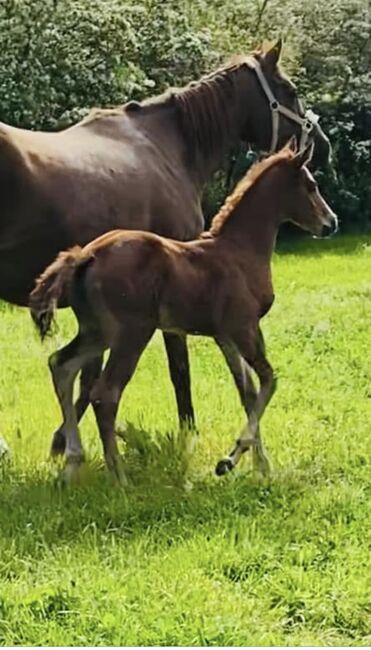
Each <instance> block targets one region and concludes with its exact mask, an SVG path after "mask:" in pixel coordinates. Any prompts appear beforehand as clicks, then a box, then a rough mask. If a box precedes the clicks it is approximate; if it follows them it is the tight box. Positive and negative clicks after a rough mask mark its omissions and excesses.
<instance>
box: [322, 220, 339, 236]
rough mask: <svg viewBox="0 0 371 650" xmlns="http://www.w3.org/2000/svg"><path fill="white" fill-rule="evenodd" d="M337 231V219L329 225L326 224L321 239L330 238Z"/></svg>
mask: <svg viewBox="0 0 371 650" xmlns="http://www.w3.org/2000/svg"><path fill="white" fill-rule="evenodd" d="M337 229H338V222H337V219H333V220H332V221H331V223H330V225H328V224H326V225H324V226H323V228H322V233H321V236H322V237H331V236H332V235H334V234H335V233H336V232H337Z"/></svg>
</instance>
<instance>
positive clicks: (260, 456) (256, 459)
mask: <svg viewBox="0 0 371 650" xmlns="http://www.w3.org/2000/svg"><path fill="white" fill-rule="evenodd" d="M252 461H253V470H254V471H255V472H258V473H259V474H261V476H263V477H264V478H268V477H269V476H270V475H271V473H272V468H271V464H270V462H269V458H268V456H267V455H266V454H265V453H264V451H263V450H259V449H253V456H252Z"/></svg>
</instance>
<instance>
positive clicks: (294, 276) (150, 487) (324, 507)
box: [0, 236, 371, 647]
mask: <svg viewBox="0 0 371 650" xmlns="http://www.w3.org/2000/svg"><path fill="white" fill-rule="evenodd" d="M370 255H371V238H370V237H366V236H363V237H352V238H350V237H349V238H345V237H344V238H341V237H337V238H335V239H333V240H330V241H314V240H311V239H310V238H307V239H306V241H305V242H300V246H298V245H295V247H294V246H292V244H291V245H290V247H289V246H288V245H287V244H286V249H285V251H284V252H283V251H282V252H281V253H279V254H277V255H275V256H274V277H275V292H276V302H275V305H274V307H273V309H272V311H271V313H270V314H269V316H268V317H267V318H266V319H264V322H263V329H264V333H265V336H266V341H267V347H268V351H269V358H270V359H271V361H272V364H273V366H274V367H275V369H276V370H277V372H278V378H279V383H278V390H277V392H276V394H275V396H274V399H273V400H272V402H271V404H270V405H269V407H268V409H267V412H266V413H265V415H264V420H263V423H262V435H263V438H264V440H265V443H266V446H267V448H268V451H269V454H270V457H271V460H272V464H273V468H274V474H273V478H272V480H271V481H270V482H266V481H262V480H260V479H259V478H257V477H254V476H252V474H251V459H250V458H249V455H248V454H246V458H245V459H244V461H243V463H241V464H240V465H239V467H238V468H236V470H235V471H234V472H233V473H232V474H230V475H228V476H226V477H224V478H223V479H217V478H216V477H215V476H214V475H213V469H214V466H215V464H216V461H217V460H218V459H219V458H221V457H222V455H224V454H225V453H226V451H227V450H228V449H229V448H230V447H231V445H232V444H233V441H234V439H235V438H236V436H237V434H238V431H239V430H240V428H241V426H242V424H243V422H244V413H243V410H242V408H241V406H240V404H239V399H238V395H237V391H236V389H235V387H234V384H233V381H232V379H231V377H230V375H229V373H228V371H227V369H226V365H225V362H224V360H223V358H222V355H221V354H220V353H219V352H218V351H217V349H216V346H215V345H214V344H213V342H212V341H208V340H205V339H202V338H201V337H197V338H193V340H192V341H191V368H192V379H193V392H194V399H195V407H196V413H197V418H198V426H199V432H200V435H199V437H198V440H197V445H196V447H195V450H194V452H193V454H192V455H191V456H190V455H189V454H188V453H184V450H182V449H181V445H180V444H179V440H180V438H179V437H177V415H176V407H175V399H174V395H173V391H172V388H171V385H170V381H169V378H168V371H167V368H166V360H165V355H164V350H163V344H162V341H161V338H160V337H159V336H156V337H155V338H154V340H153V341H152V342H151V344H150V346H149V347H148V349H147V350H146V351H145V353H144V355H143V358H142V359H141V361H140V364H139V367H138V369H137V371H136V373H135V375H134V377H133V380H132V381H131V382H130V385H129V386H128V388H127V391H126V392H125V395H124V398H123V402H122V404H121V409H120V416H119V422H120V425H121V427H122V428H124V423H125V422H126V421H129V422H131V426H130V427H127V428H126V429H125V433H124V435H125V440H126V445H125V465H126V471H127V474H128V477H129V485H128V487H127V488H126V489H125V490H122V489H119V488H118V487H117V486H115V485H113V484H112V483H111V481H110V480H109V478H108V477H107V475H106V473H105V471H104V470H103V467H102V450H101V444H100V441H99V436H98V433H97V430H96V426H95V423H94V418H93V416H92V414H91V413H88V414H87V416H86V418H85V419H84V422H83V425H82V438H83V441H84V446H85V449H86V452H87V459H88V462H87V467H86V468H85V470H84V472H83V473H82V477H81V483H80V484H79V485H76V486H74V487H73V488H72V487H71V488H70V489H65V490H63V489H60V488H59V487H58V485H56V483H55V480H54V476H55V472H56V468H55V467H53V463H52V462H50V461H48V460H47V458H48V449H49V444H50V437H51V432H52V431H53V430H54V428H55V427H56V425H57V424H58V423H59V420H60V413H59V409H58V406H57V402H56V399H55V397H54V395H53V388H52V384H51V380H50V377H49V373H48V370H47V357H48V354H49V353H50V352H51V351H52V350H54V349H55V348H56V347H57V346H61V345H63V344H64V343H65V342H66V341H67V340H68V339H69V338H70V337H71V336H72V333H73V331H74V329H75V327H76V325H75V322H74V319H73V317H72V315H71V314H69V313H66V311H65V310H64V311H62V312H60V313H59V314H58V322H59V324H60V327H59V331H58V334H57V335H56V336H55V337H54V338H53V339H50V340H48V341H47V342H46V344H45V346H42V345H41V343H40V341H39V340H38V338H37V336H36V333H35V332H34V329H33V327H32V323H31V321H30V318H29V314H28V313H27V312H26V310H22V309H19V308H10V307H6V308H5V309H4V310H3V311H2V312H1V329H0V347H1V349H2V350H4V351H5V354H4V356H3V360H2V364H1V367H0V425H1V434H2V435H3V436H5V438H6V439H7V441H8V443H9V445H10V448H11V452H12V456H11V459H10V462H8V463H7V464H6V465H5V466H4V467H3V471H2V472H0V645H1V646H7V645H31V646H32V645H45V646H54V645H61V646H65V645H79V646H85V645H98V646H103V645H112V646H116V645H124V646H129V645H160V646H162V645H175V646H177V645H190V646H198V645H210V646H216V645H218V646H228V645H230V646H242V645H243V646H250V645H256V646H264V645H270V646H287V645H288V646H300V647H301V646H335V645H336V646H351V647H354V646H359V645H364V646H367V645H370V641H371V637H370V629H371V628H370V615H371V611H370V598H369V596H370V592H369V575H370V553H369V548H370V531H371V526H370V521H369V519H370V517H369V515H370V504H369V495H370V492H369V488H370V477H371V474H370V468H369V463H370V459H369V422H370V406H371V405H370V400H369V399H367V397H369V393H370V385H369V384H370V382H369V341H370V336H371V330H370V328H371V319H370V317H369V307H368V305H369V304H370V297H371V294H370V291H371V285H370V279H369V277H368V275H367V272H368V269H369V264H370V261H369V260H370ZM120 445H121V441H120ZM184 461H186V462H184ZM1 467H2V463H1V461H0V468H1ZM184 479H186V480H184Z"/></svg>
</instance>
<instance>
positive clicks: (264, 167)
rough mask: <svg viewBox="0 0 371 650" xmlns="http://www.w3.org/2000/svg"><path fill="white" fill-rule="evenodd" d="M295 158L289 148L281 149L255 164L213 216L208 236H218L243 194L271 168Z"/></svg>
mask: <svg viewBox="0 0 371 650" xmlns="http://www.w3.org/2000/svg"><path fill="white" fill-rule="evenodd" d="M294 156H295V152H294V151H293V150H292V149H291V148H290V147H289V146H287V147H285V148H284V149H281V150H280V151H278V152H277V153H276V154H274V155H272V156H269V157H268V158H265V159H264V160H261V161H260V162H257V163H255V165H253V166H252V167H250V169H249V170H248V172H247V173H246V174H245V176H244V177H243V178H242V179H241V180H240V182H239V183H238V184H237V185H236V187H235V188H234V190H233V192H232V193H231V194H230V195H229V196H228V197H227V198H226V200H225V201H224V204H223V205H222V207H221V208H220V210H219V212H217V214H216V215H215V217H214V218H213V220H212V222H211V227H210V231H209V232H210V234H211V235H218V234H219V233H220V231H221V230H222V228H223V226H224V224H225V222H226V221H227V220H228V217H230V215H231V214H232V212H233V211H234V210H235V208H236V206H237V205H238V204H239V202H240V201H241V199H242V198H243V197H244V196H245V194H246V193H247V192H248V191H249V190H250V189H251V188H252V187H254V186H255V185H256V183H257V182H258V181H259V179H260V178H261V177H262V176H263V174H265V172H267V171H268V170H269V169H271V168H272V167H275V166H276V165H278V164H279V163H281V162H282V161H286V160H291V159H292V158H293V157H294Z"/></svg>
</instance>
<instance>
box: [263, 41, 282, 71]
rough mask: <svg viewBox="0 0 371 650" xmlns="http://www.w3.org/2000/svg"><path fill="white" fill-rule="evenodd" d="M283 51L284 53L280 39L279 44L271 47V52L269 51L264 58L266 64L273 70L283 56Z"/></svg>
mask: <svg viewBox="0 0 371 650" xmlns="http://www.w3.org/2000/svg"><path fill="white" fill-rule="evenodd" d="M281 51H282V38H279V39H278V41H277V43H276V44H275V45H273V47H271V48H270V50H268V52H267V53H266V55H265V56H264V62H265V63H266V64H267V66H269V67H270V68H271V69H272V70H273V69H274V68H275V67H276V66H277V63H278V61H279V59H280V56H281Z"/></svg>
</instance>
